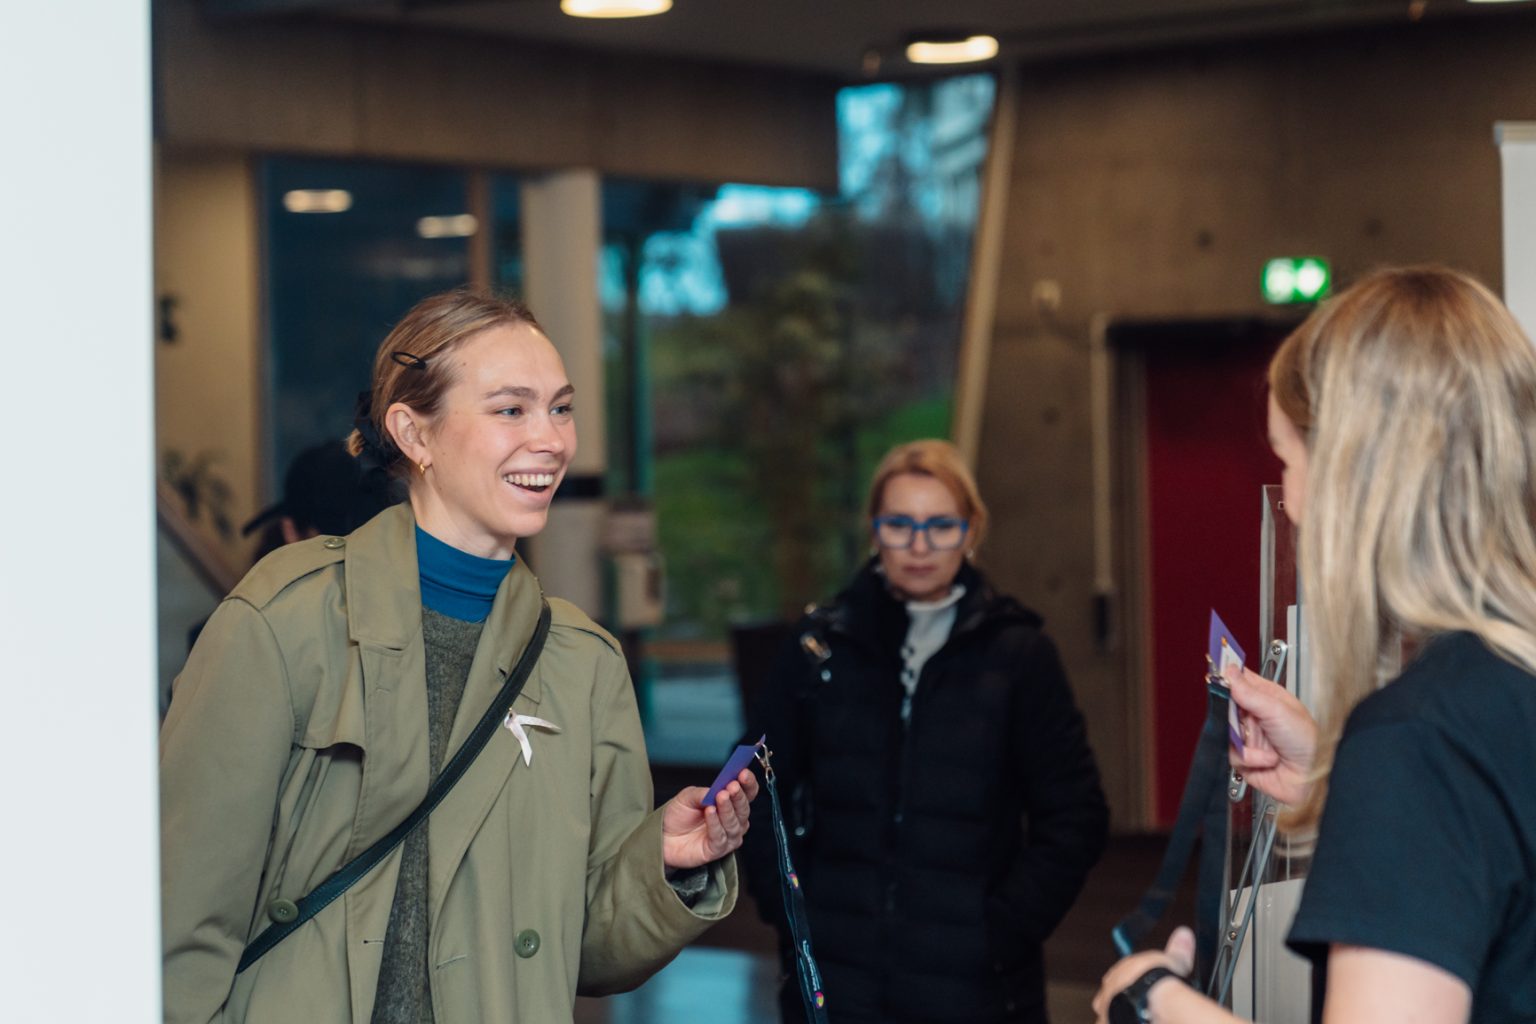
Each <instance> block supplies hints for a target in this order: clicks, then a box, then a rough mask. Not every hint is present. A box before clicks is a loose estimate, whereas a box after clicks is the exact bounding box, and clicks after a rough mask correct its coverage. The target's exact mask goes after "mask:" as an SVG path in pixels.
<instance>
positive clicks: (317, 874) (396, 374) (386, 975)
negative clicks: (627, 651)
mask: <svg viewBox="0 0 1536 1024" xmlns="http://www.w3.org/2000/svg"><path fill="white" fill-rule="evenodd" d="M359 427H360V430H359V432H358V433H357V434H355V435H354V437H353V439H352V442H351V444H352V448H353V451H354V453H361V454H364V455H366V456H368V457H371V458H373V459H376V460H377V461H379V462H381V463H383V464H384V465H386V466H388V467H389V468H390V469H391V471H393V472H396V473H397V474H399V475H401V476H404V477H407V478H408V479H409V482H410V501H409V503H407V504H404V505H400V506H397V507H395V508H392V509H389V510H387V511H385V512H383V513H382V514H380V515H379V516H378V517H377V518H375V519H374V520H372V521H371V522H369V523H367V524H366V525H364V526H363V527H361V528H360V529H359V530H357V531H356V532H355V533H353V534H351V535H350V536H349V537H346V538H341V537H317V538H314V539H312V540H308V541H303V542H300V543H298V544H293V545H289V546H287V547H284V548H281V549H279V550H278V551H277V552H275V553H273V554H272V555H270V556H269V557H268V558H266V559H264V560H263V561H262V562H261V563H260V564H258V565H257V566H256V568H255V569H253V570H252V571H251V573H250V575H248V576H247V577H246V578H245V580H244V581H242V582H241V583H240V585H239V586H237V587H236V588H235V590H234V591H233V592H232V593H231V594H230V595H229V597H228V598H227V599H226V600H225V601H224V602H223V603H222V604H221V605H220V607H219V609H218V611H217V612H216V613H215V614H214V616H213V618H212V619H211V620H210V622H209V624H208V626H207V627H206V629H205V630H204V631H203V634H202V636H201V637H200V638H199V640H198V643H197V646H196V648H195V649H194V650H193V652H192V655H191V657H190V658H189V660H188V662H187V666H186V669H185V670H184V671H183V673H182V674H181V676H180V677H179V679H178V680H177V684H176V689H175V691H174V696H173V700H172V702H171V708H170V712H169V715H168V717H167V719H166V722H165V726H164V730H163V733H162V738H161V779H162V783H161V800H162V846H163V857H162V871H163V892H164V908H163V909H164V926H163V930H164V954H165V959H164V970H165V1019H166V1020H167V1022H175V1024H183V1022H199V1024H203V1022H209V1021H223V1022H249V1024H264V1022H269V1021H271V1022H277V1021H282V1022H285V1024H286V1022H289V1021H295V1020H302V1021H306V1022H336V1024H342V1022H347V1024H389V1022H395V1021H400V1022H407V1021H408V1022H410V1024H421V1022H424V1021H436V1022H438V1024H470V1022H479V1021H505V1022H538V1024H546V1022H550V1021H560V1020H570V1019H571V1016H572V1010H573V1004H574V1000H575V997H576V995H577V993H578V992H582V993H592V994H597V993H605V992H612V991H616V990H622V989H626V988H631V987H633V986H635V985H638V984H639V983H640V982H642V981H644V980H645V979H646V978H647V977H649V976H650V975H651V974H653V973H654V972H655V971H657V970H659V969H660V968H661V967H662V966H664V965H665V964H666V963H667V962H668V961H669V960H670V959H671V958H672V957H673V956H675V955H676V953H677V952H678V950H679V949H680V948H681V947H682V946H684V945H685V944H687V943H688V942H689V941H691V940H692V939H693V938H695V937H696V936H698V935H699V934H700V933H701V932H702V931H704V929H705V928H707V927H708V926H709V925H710V924H711V923H712V922H713V921H716V920H718V919H719V918H721V917H723V916H724V915H725V914H727V913H728V912H729V911H730V909H731V907H732V905H733V904H734V902H735V896H736V872H735V866H734V859H733V857H732V856H731V853H732V851H733V850H735V849H736V848H737V847H738V846H739V845H740V843H741V839H742V835H743V833H744V832H745V831H746V827H747V821H748V814H749V810H750V807H749V801H750V800H751V798H752V797H753V796H754V795H755V794H756V791H757V784H756V781H755V780H754V779H753V778H752V776H751V773H750V772H745V773H743V774H742V776H741V777H740V778H739V780H738V781H736V782H733V783H731V785H730V786H729V787H727V788H726V789H725V790H724V791H722V792H721V794H720V796H719V797H718V798H717V800H716V801H715V803H713V804H711V805H710V806H709V807H707V808H704V807H701V806H700V803H701V798H702V797H703V796H704V794H705V791H704V790H703V789H702V788H698V787H694V788H690V789H685V790H683V791H682V792H681V793H679V794H678V795H677V796H676V797H674V798H673V799H672V800H671V801H669V802H668V803H667V804H666V805H665V806H663V807H661V808H658V809H655V810H652V793H651V784H650V773H649V766H648V764H647V762H646V757H645V747H644V740H643V738H642V734H641V729H640V721H639V716H638V714H637V711H636V705H635V698H634V692H633V688H632V687H631V684H630V680H629V676H628V672H627V670H626V667H625V663H624V660H623V658H622V657H621V656H620V654H619V651H618V647H617V645H616V644H615V642H614V641H613V639H612V637H610V636H609V635H608V634H607V633H605V632H604V631H603V630H602V629H601V628H600V627H598V626H597V625H596V624H594V623H593V622H592V621H591V620H590V619H588V618H587V617H586V616H585V615H584V614H582V613H581V612H580V611H579V610H578V609H576V608H575V607H573V606H572V605H570V604H568V603H566V602H564V601H561V600H559V599H556V598H550V599H549V600H548V604H549V606H550V610H551V624H550V628H549V632H548V639H547V641H546V643H545V646H544V648H543V651H542V653H541V654H540V656H539V658H538V660H537V662H536V664H535V666H534V669H533V671H532V674H531V675H530V676H529V678H528V680H527V683H526V685H525V687H524V689H523V691H522V693H521V694H520V695H519V696H518V697H517V699H516V702H515V703H513V704H512V706H511V708H510V709H508V711H507V716H506V722H507V725H508V727H507V728H498V729H497V731H496V733H495V735H493V736H492V738H491V740H490V742H489V743H488V744H487V745H486V747H485V749H484V750H483V751H482V752H481V753H480V755H479V757H478V758H477V759H476V760H475V762H474V763H473V764H472V765H471V767H470V769H469V771H468V772H467V774H466V775H465V776H464V777H463V778H462V779H460V780H459V782H458V783H457V785H456V786H455V787H454V788H453V789H452V790H451V791H450V792H449V794H448V796H447V797H446V799H445V800H444V801H443V803H442V804H441V805H440V806H439V807H438V808H437V810H436V811H434V812H433V814H432V816H431V817H430V819H429V820H428V822H427V823H426V824H425V825H423V826H422V827H420V828H418V829H417V830H416V831H415V832H413V833H412V834H411V836H410V837H409V838H408V839H407V840H406V842H405V843H404V844H402V845H401V846H400V847H397V848H396V849H395V850H394V851H393V852H392V853H391V854H390V855H389V856H388V857H387V858H386V859H385V860H384V861H383V863H382V864H381V865H380V866H379V867H378V868H376V869H375V870H374V871H372V872H371V873H369V874H368V875H366V876H365V877H364V878H363V879H362V880H361V881H360V882H358V883H357V884H356V885H355V886H353V887H352V888H351V889H349V890H348V891H347V892H346V893H345V895H343V896H342V897H341V898H340V899H338V900H336V901H335V902H334V903H331V904H330V905H328V906H326V907H325V908H324V909H322V910H321V911H320V912H319V913H318V914H317V915H316V916H315V917H314V918H313V919H311V920H309V921H308V922H306V923H305V924H303V925H302V926H301V927H299V928H298V929H297V930H296V931H294V932H293V933H292V934H291V935H289V936H288V937H287V938H285V939H284V940H283V941H282V942H280V943H279V944H278V945H276V946H275V947H274V948H272V949H271V950H270V952H267V953H266V954H265V955H264V956H262V957H261V958H260V959H258V960H256V961H255V962H254V963H252V964H251V965H250V966H249V967H247V968H246V969H245V970H243V971H238V972H237V965H238V963H239V961H240V958H241V955H242V952H243V951H244V949H245V948H246V946H247V945H248V944H249V943H250V942H251V941H252V940H253V939H254V938H255V937H256V936H257V935H259V934H260V933H261V932H262V931H263V930H264V929H265V928H266V927H267V926H268V924H269V923H271V922H272V921H281V920H284V919H285V918H286V917H288V916H291V914H292V913H293V906H294V904H295V903H296V902H297V901H299V900H300V899H301V898H302V897H303V896H305V895H306V894H307V893H309V892H310V891H311V890H312V889H313V888H314V887H315V886H317V885H318V884H320V883H321V882H323V881H324V880H325V879H326V878H328V877H329V876H330V875H331V874H332V873H334V872H335V871H336V870H337V869H338V868H339V867H341V866H342V865H343V864H345V863H347V862H348V861H350V860H351V859H352V858H353V857H355V856H356V855H357V854H358V853H359V852H361V851H362V850H364V849H366V848H368V847H369V846H370V845H371V844H372V843H374V842H375V841H376V840H377V839H379V838H380V837H381V836H383V835H385V834H386V833H388V832H389V831H390V830H391V829H392V828H394V827H395V826H396V825H397V824H399V823H400V822H401V821H403V820H404V819H405V818H406V817H407V816H408V815H409V814H410V813H411V811H412V810H413V809H414V808H415V807H416V806H417V805H418V804H419V803H420V802H421V800H422V798H423V796H424V795H425V794H426V792H427V790H428V787H429V785H430V783H431V781H432V780H433V779H435V778H436V776H437V773H438V772H439V771H440V770H441V768H442V766H443V764H444V761H445V760H446V758H447V757H450V756H451V755H452V754H453V752H455V751H457V750H458V749H459V747H460V746H461V745H462V744H463V742H464V739H465V737H466V736H467V735H468V734H469V732H470V731H471V730H472V728H473V726H474V724H475V722H476V721H477V720H478V719H479V718H480V717H481V715H482V714H483V713H484V712H485V711H486V709H487V707H488V706H489V705H490V703H491V702H492V700H493V698H494V697H495V695H496V694H497V693H498V691H500V689H501V687H502V685H503V683H504V682H505V680H506V677H507V676H508V674H509V673H510V672H511V671H512V668H513V666H514V664H515V663H516V662H517V661H518V658H519V656H520V655H521V654H522V652H523V650H524V649H525V647H526V646H527V645H528V643H529V640H530V637H531V636H532V635H533V634H534V631H535V624H536V622H537V620H538V618H539V615H540V609H541V606H542V604H543V597H542V594H541V592H540V588H539V585H538V581H537V580H536V579H535V578H534V576H533V574H532V573H531V572H529V571H528V569H527V567H526V566H525V565H523V564H522V562H521V560H519V559H517V558H516V557H515V554H514V549H515V545H516V542H517V540H518V539H519V538H522V537H527V536H530V535H532V534H534V533H537V532H538V530H539V529H541V528H542V527H543V525H544V522H545V519H546V517H547V515H548V511H549V504H550V499H551V497H552V496H553V494H554V491H555V489H556V488H557V487H558V486H559V483H560V480H561V479H562V478H563V476H564V474H565V471H566V469H567V467H568V466H569V464H570V460H571V457H572V455H573V454H574V452H575V448H576V435H575V425H574V408H573V399H572V388H571V386H570V383H569V380H568V378H567V376H566V373H565V369H564V366H563V365H562V364H561V361H560V357H559V355H558V354H557V353H556V352H555V349H554V347H553V346H552V345H551V344H550V343H549V341H548V340H547V339H546V338H545V337H544V335H543V333H542V332H541V331H540V329H539V328H538V325H537V324H536V323H535V322H534V320H533V318H532V317H531V316H530V315H529V314H528V313H527V311H526V310H524V309H522V308H521V307H520V306H517V305H516V304H514V303H509V302H505V301H502V300H497V299H490V298H484V297H480V296H475V295H473V294H470V293H467V292H455V293H450V294H448V295H442V296H437V297H434V298H431V299H427V300H425V301H423V302H422V303H420V304H419V305H418V306H417V307H416V308H415V309H413V310H412V311H411V312H410V313H408V314H407V315H406V317H405V319H404V320H403V321H402V322H401V323H400V325H399V326H397V327H396V328H395V330H394V331H392V332H391V333H390V335H389V337H387V338H386V339H385V340H384V343H383V345H382V346H381V348H380V350H379V354H378V357H377V358H376V360H375V369H374V380H373V388H372V392H371V401H370V402H369V404H368V408H367V409H366V411H365V413H364V414H362V415H360V417H359ZM498 713H499V712H498ZM514 725H515V726H516V728H515V729H514V728H512V726H514Z"/></svg>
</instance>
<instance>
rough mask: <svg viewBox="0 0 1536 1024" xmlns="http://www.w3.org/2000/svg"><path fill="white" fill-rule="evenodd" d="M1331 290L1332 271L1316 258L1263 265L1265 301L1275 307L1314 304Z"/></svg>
mask: <svg viewBox="0 0 1536 1024" xmlns="http://www.w3.org/2000/svg"><path fill="white" fill-rule="evenodd" d="M1332 286H1333V270H1332V269H1331V268H1330V267H1329V266H1328V261H1327V260H1320V259H1318V258H1317V257H1316V256H1288V257H1285V258H1283V259H1277V260H1270V261H1269V262H1268V263H1266V264H1264V301H1265V302H1270V303H1273V304H1275V305H1277V306H1279V305H1286V304H1290V303H1297V302H1316V301H1317V300H1318V299H1320V298H1322V297H1323V296H1324V295H1327V294H1328V289H1329V288H1330V287H1332Z"/></svg>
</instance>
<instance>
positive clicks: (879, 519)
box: [873, 516, 971, 551]
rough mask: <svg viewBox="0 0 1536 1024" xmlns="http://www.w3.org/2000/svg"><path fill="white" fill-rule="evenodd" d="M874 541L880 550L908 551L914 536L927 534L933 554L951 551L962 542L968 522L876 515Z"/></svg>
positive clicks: (951, 518)
mask: <svg viewBox="0 0 1536 1024" xmlns="http://www.w3.org/2000/svg"><path fill="white" fill-rule="evenodd" d="M873 525H874V531H875V542H876V543H877V544H879V545H880V546H881V547H883V548H896V549H897V550H901V549H904V548H910V547H911V546H912V543H913V542H914V541H916V540H917V535H918V534H920V533H924V534H927V535H928V546H929V547H930V548H932V549H933V550H935V551H953V550H954V549H955V548H958V547H959V546H960V545H961V544H964V543H965V534H966V531H967V530H969V529H970V528H971V524H970V521H969V520H965V519H958V518H956V517H955V516H932V517H930V518H928V519H924V520H923V521H922V522H918V521H917V520H916V519H913V518H912V517H911V516H875V518H874V520H873Z"/></svg>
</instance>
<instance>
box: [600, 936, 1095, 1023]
mask: <svg viewBox="0 0 1536 1024" xmlns="http://www.w3.org/2000/svg"><path fill="white" fill-rule="evenodd" d="M778 984H779V981H778V965H777V964H776V963H775V962H774V957H773V956H772V955H769V954H761V953H747V952H743V951H741V950H733V949H708V948H705V947H700V946H695V947H693V948H691V949H685V950H683V952H682V953H681V954H679V955H678V958H677V959H676V960H674V961H673V962H672V963H671V964H670V965H669V966H668V967H667V968H666V969H665V970H663V971H662V972H661V973H660V974H658V975H656V977H654V978H652V979H651V980H650V981H648V982H646V983H645V984H644V985H642V986H640V988H638V989H636V990H635V991H633V992H626V993H624V994H623V995H617V996H610V997H608V998H606V999H578V1000H577V1001H576V1024H773V1022H774V1021H777V1020H778V1008H777V1000H776V997H775V994H776V992H777V990H778ZM1093 992H1094V989H1093V987H1092V986H1088V985H1074V984H1068V983H1063V984H1053V985H1051V986H1050V987H1049V989H1048V991H1047V997H1048V999H1049V1001H1050V1013H1051V1021H1052V1024H1092V1022H1093V1011H1092V1010H1091V1009H1089V1005H1088V1004H1089V1001H1090V1000H1091V999H1092V998H1093Z"/></svg>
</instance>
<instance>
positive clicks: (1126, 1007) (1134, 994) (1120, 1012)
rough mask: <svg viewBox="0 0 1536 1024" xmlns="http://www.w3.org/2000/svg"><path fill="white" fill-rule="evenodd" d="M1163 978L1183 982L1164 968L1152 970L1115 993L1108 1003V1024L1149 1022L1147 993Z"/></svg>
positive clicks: (1150, 1015)
mask: <svg viewBox="0 0 1536 1024" xmlns="http://www.w3.org/2000/svg"><path fill="white" fill-rule="evenodd" d="M1164 978H1178V980H1179V981H1183V980H1184V979H1183V977H1181V976H1180V975H1178V974H1176V973H1174V972H1173V971H1170V970H1169V969H1168V968H1166V967H1154V968H1152V969H1151V970H1149V971H1147V973H1146V974H1143V975H1142V976H1141V977H1139V978H1137V979H1136V980H1135V981H1133V982H1131V983H1130V984H1129V985H1127V986H1126V987H1125V988H1123V989H1121V990H1120V991H1119V992H1116V993H1115V998H1113V999H1111V1000H1110V1001H1109V1024H1146V1022H1147V1021H1150V1020H1151V1019H1152V1013H1151V1011H1150V1010H1148V1009H1147V993H1149V992H1151V991H1152V986H1153V985H1156V984H1157V983H1158V982H1160V981H1162V980H1163V979H1164Z"/></svg>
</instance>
